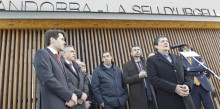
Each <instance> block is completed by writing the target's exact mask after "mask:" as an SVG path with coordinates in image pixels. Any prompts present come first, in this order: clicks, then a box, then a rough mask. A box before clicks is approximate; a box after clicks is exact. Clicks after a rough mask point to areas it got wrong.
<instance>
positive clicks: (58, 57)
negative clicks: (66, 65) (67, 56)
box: [55, 54, 63, 68]
mask: <svg viewBox="0 0 220 109" xmlns="http://www.w3.org/2000/svg"><path fill="white" fill-rule="evenodd" d="M55 55H56V57H57V59H58V60H59V62H60V64H61V66H62V68H63V64H62V62H61V60H60V56H59V55H58V54H55Z"/></svg>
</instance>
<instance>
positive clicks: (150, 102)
mask: <svg viewBox="0 0 220 109" xmlns="http://www.w3.org/2000/svg"><path fill="white" fill-rule="evenodd" d="M130 53H131V56H132V59H131V60H130V61H128V62H126V63H125V64H124V65H123V78H124V83H126V84H129V104H130V109H157V103H156V97H155V93H154V89H153V87H152V85H151V84H150V82H149V80H148V77H147V71H146V67H145V60H144V59H143V58H142V57H141V56H142V51H141V49H140V47H139V46H136V45H135V46H132V47H131V49H130Z"/></svg>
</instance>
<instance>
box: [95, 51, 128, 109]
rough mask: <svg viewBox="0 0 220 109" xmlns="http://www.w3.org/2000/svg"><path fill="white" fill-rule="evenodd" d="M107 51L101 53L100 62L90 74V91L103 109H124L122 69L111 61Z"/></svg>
mask: <svg viewBox="0 0 220 109" xmlns="http://www.w3.org/2000/svg"><path fill="white" fill-rule="evenodd" d="M111 60H112V55H111V53H110V52H109V51H105V52H104V53H103V54H102V61H103V62H102V63H101V65H100V66H99V67H97V68H96V69H95V70H94V72H93V75H92V91H93V94H94V96H95V100H96V101H97V103H98V104H99V105H101V106H102V107H103V108H104V109H125V108H126V101H127V99H128V93H127V87H126V85H125V84H124V83H123V77H122V70H121V69H120V68H119V67H118V66H116V65H114V63H113V62H112V61H111Z"/></svg>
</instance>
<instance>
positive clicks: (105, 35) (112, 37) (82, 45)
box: [0, 28, 220, 109]
mask: <svg viewBox="0 0 220 109" xmlns="http://www.w3.org/2000/svg"><path fill="white" fill-rule="evenodd" d="M46 30H47V29H0V48H1V49H0V108H1V109H37V103H38V99H37V92H38V91H37V89H38V88H37V78H36V76H35V69H34V67H33V64H32V63H33V57H34V54H35V52H36V50H38V49H43V48H45V46H44V40H43V39H44V33H45V31H46ZM64 30H65V31H66V32H67V34H68V37H67V40H66V41H67V43H68V44H71V45H74V46H75V48H76V51H77V57H78V58H79V59H81V60H82V61H84V62H85V63H86V65H87V69H88V72H89V73H92V72H93V70H94V68H95V67H96V66H98V65H99V64H100V61H101V53H102V52H103V51H105V50H110V51H112V53H113V58H114V61H115V62H116V65H118V66H120V67H122V65H123V63H125V62H127V61H128V60H130V59H131V57H130V54H129V48H130V47H131V46H132V45H140V46H141V48H142V50H143V54H144V55H143V56H144V58H146V54H147V53H148V52H154V48H153V46H152V44H153V40H154V38H155V37H156V36H157V35H167V36H168V37H169V41H170V44H171V45H176V44H182V43H188V44H190V45H192V46H193V47H194V49H195V51H196V52H198V53H199V54H201V56H202V57H203V58H204V59H205V61H206V63H207V64H208V66H209V67H210V68H211V69H212V70H213V71H215V72H216V73H217V74H218V75H220V73H219V72H220V69H219V68H220V30H219V29H137V28H135V29H117V28H116V29H115V28H105V29H99V28H88V29H87V28H86V29H84V28H77V29H75V28H74V29H64ZM171 52H172V53H175V54H178V51H177V50H172V51H171ZM211 80H212V82H213V84H214V86H215V88H216V90H217V96H218V99H219V98H220V87H219V85H220V83H219V81H218V80H217V79H216V78H214V77H211Z"/></svg>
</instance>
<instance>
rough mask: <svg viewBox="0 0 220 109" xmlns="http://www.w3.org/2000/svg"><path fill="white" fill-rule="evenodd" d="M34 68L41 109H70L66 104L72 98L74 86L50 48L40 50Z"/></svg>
mask: <svg viewBox="0 0 220 109" xmlns="http://www.w3.org/2000/svg"><path fill="white" fill-rule="evenodd" d="M34 67H35V70H36V75H37V78H38V87H39V93H38V95H39V98H38V100H39V109H68V108H69V107H67V106H66V105H65V102H67V101H69V100H70V99H71V97H72V94H73V89H72V84H71V82H70V79H69V77H68V76H67V73H66V70H65V68H63V67H62V65H61V64H60V62H59V60H58V59H57V57H56V56H55V55H54V54H53V53H52V51H50V50H49V49H48V48H46V49H44V50H38V51H37V52H36V54H35V57H34Z"/></svg>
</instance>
